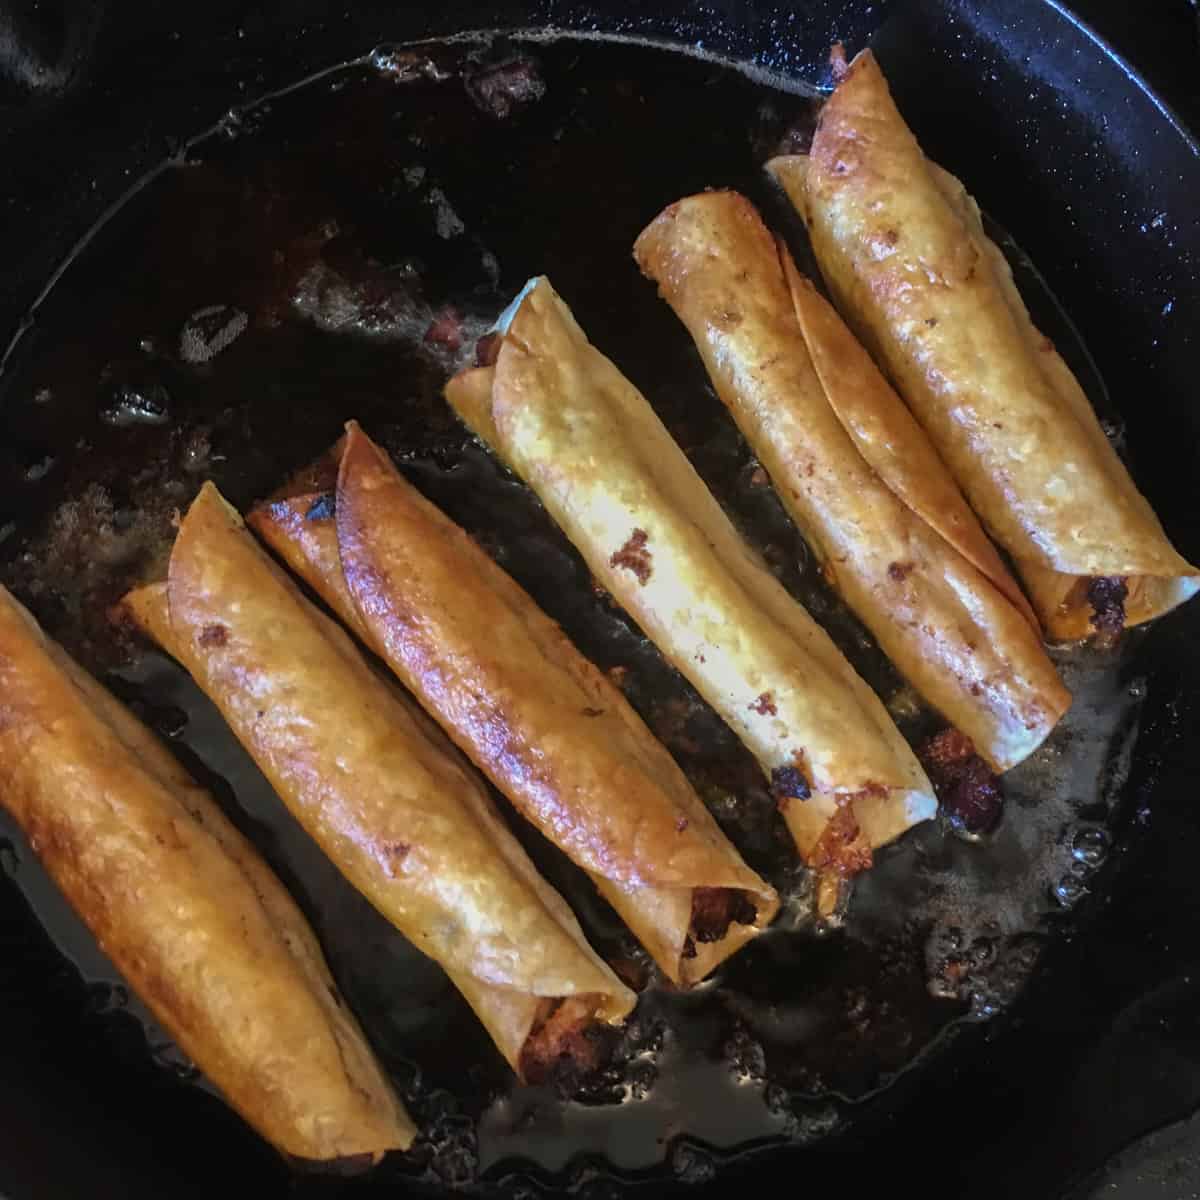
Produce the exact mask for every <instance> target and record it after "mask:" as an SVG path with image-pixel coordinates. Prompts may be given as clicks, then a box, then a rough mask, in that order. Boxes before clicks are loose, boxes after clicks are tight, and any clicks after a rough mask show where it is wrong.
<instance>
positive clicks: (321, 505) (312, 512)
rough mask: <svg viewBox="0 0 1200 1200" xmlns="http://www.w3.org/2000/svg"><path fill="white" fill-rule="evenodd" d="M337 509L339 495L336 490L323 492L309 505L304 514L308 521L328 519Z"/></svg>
mask: <svg viewBox="0 0 1200 1200" xmlns="http://www.w3.org/2000/svg"><path fill="white" fill-rule="evenodd" d="M336 511H337V495H336V493H334V492H322V493H321V495H319V496H318V497H317V498H316V499H315V500H314V501H313V502H312V503H311V504H310V505H309V506H308V509H307V511H306V512H305V514H304V519H305V520H306V521H328V520H329V519H330V518H331V517H332V516H333V515H334V513H335V512H336Z"/></svg>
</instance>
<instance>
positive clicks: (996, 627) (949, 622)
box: [634, 192, 1070, 771]
mask: <svg viewBox="0 0 1200 1200" xmlns="http://www.w3.org/2000/svg"><path fill="white" fill-rule="evenodd" d="M634 256H635V258H636V259H637V261H638V263H639V265H640V266H641V268H642V270H643V271H644V272H645V273H646V275H648V276H649V277H650V278H651V279H653V280H654V281H655V282H656V283H657V284H658V288H659V293H660V294H661V295H662V296H663V298H664V299H665V300H666V301H667V303H668V304H670V305H671V307H672V308H673V309H674V310H675V313H676V314H677V315H678V316H679V318H680V320H682V321H683V323H684V325H686V326H687V329H688V332H689V333H691V335H692V337H693V339H694V340H695V343H696V346H697V348H698V349H699V351H700V354H701V357H702V358H703V360H704V364H705V366H706V367H707V369H708V373H709V376H710V377H711V379H712V381H713V385H714V386H715V388H716V390H717V394H718V395H719V396H720V397H721V399H722V401H723V402H724V403H725V405H726V407H728V409H729V410H730V412H731V413H732V414H733V417H734V419H735V420H736V421H737V424H738V428H739V429H740V430H741V431H742V434H743V436H744V437H745V438H746V440H747V442H749V444H750V447H751V449H752V450H753V451H754V452H755V454H757V456H758V458H759V460H760V461H761V462H762V464H763V466H764V467H765V468H766V470H767V473H768V474H769V475H770V477H771V480H772V482H773V483H774V485H775V488H776V490H777V492H778V493H779V496H780V498H781V499H782V501H783V503H784V506H785V507H786V508H787V510H788V511H789V513H791V515H792V518H793V519H794V520H795V521H796V524H797V525H798V526H799V527H800V529H801V531H802V532H803V533H804V535H805V537H806V539H807V540H808V542H809V545H810V546H811V547H812V549H813V551H814V553H815V554H816V556H817V558H818V559H819V561H820V562H821V565H822V570H823V572H824V574H825V576H826V578H827V579H828V580H829V582H830V583H831V584H832V585H833V586H834V587H835V588H836V589H837V590H838V591H839V592H840V593H841V595H842V596H843V597H844V598H845V600H846V602H847V603H848V604H849V606H850V607H851V609H853V611H854V612H855V613H857V615H858V616H859V618H860V619H861V620H862V621H863V623H864V624H865V625H866V626H867V627H868V628H869V629H870V630H871V632H872V633H873V634H874V635H875V637H876V638H877V639H878V641H879V644H880V646H881V647H882V648H883V650H884V652H885V653H886V654H887V655H888V657H889V658H890V659H891V660H892V661H893V662H894V663H895V664H896V666H897V667H898V668H899V669H900V671H901V672H902V673H903V674H904V675H905V676H906V677H907V678H908V679H909V680H910V681H911V682H912V684H913V686H914V687H915V688H916V689H917V691H918V692H920V693H921V695H922V696H924V698H925V699H926V700H927V701H929V703H930V704H932V705H933V706H934V707H935V708H936V709H938V710H939V711H940V712H941V713H942V715H943V716H945V717H946V719H947V720H948V721H949V722H950V723H951V724H952V725H953V726H955V727H956V728H957V729H959V730H960V731H961V732H962V733H964V734H966V735H967V737H969V738H970V739H971V742H972V743H973V744H974V747H975V750H976V751H977V752H978V753H979V754H980V755H981V756H982V757H983V758H984V759H985V760H986V761H987V763H988V764H989V765H990V766H991V767H992V768H994V769H995V770H997V771H1004V770H1007V769H1008V768H1009V767H1011V766H1014V765H1015V764H1016V763H1018V762H1020V761H1021V760H1022V759H1023V758H1025V757H1026V756H1028V755H1029V754H1031V753H1032V752H1033V750H1035V749H1036V748H1037V746H1038V745H1040V744H1041V742H1042V740H1043V739H1044V738H1045V737H1046V735H1047V734H1048V733H1049V732H1050V730H1051V729H1053V727H1054V725H1055V724H1056V722H1057V721H1058V719H1059V718H1060V717H1061V716H1062V714H1063V713H1064V712H1065V711H1066V709H1067V707H1068V705H1069V704H1070V695H1069V693H1068V692H1067V690H1066V689H1065V688H1064V687H1063V685H1062V682H1061V681H1060V680H1059V678H1058V674H1057V672H1056V671H1055V670H1054V667H1053V665H1052V664H1051V662H1050V660H1049V658H1048V657H1047V655H1046V652H1045V649H1044V648H1043V646H1042V642H1041V638H1040V636H1039V634H1038V631H1037V623H1036V620H1035V619H1034V617H1033V613H1032V612H1031V611H1030V609H1029V606H1028V604H1027V602H1026V601H1025V598H1024V596H1022V595H1021V591H1020V589H1019V588H1018V587H1017V585H1016V583H1015V582H1014V580H1013V579H1012V577H1011V576H1010V575H1009V573H1008V572H1007V570H1005V568H1004V565H1003V564H1002V563H1001V561H1000V557H999V555H998V554H997V553H996V551H995V549H994V547H993V546H992V544H991V542H989V541H988V539H987V537H986V536H985V535H984V533H983V530H982V529H981V528H980V527H979V522H978V521H977V520H976V518H975V515H974V513H972V512H971V510H970V508H968V507H967V503H966V501H965V500H964V499H963V497H962V494H961V493H960V492H959V490H958V487H957V486H956V485H955V483H954V481H953V480H952V479H951V478H950V476H949V474H948V472H947V471H946V468H945V466H944V464H943V463H942V461H941V460H940V459H939V458H938V456H937V453H936V452H935V451H934V449H933V447H932V446H931V445H930V443H929V440H928V438H927V437H926V436H925V434H924V432H923V431H922V430H921V428H920V426H919V425H917V423H916V422H915V421H914V420H913V417H912V415H911V414H910V413H909V412H908V410H907V409H906V408H905V407H904V404H903V402H902V401H901V400H900V398H899V397H898V396H897V395H896V393H895V392H893V391H892V389H891V387H889V385H888V384H887V382H886V380H885V379H884V378H883V376H882V375H881V374H880V373H879V371H878V370H877V369H876V367H875V365H874V364H873V363H872V362H871V359H870V356H869V355H868V354H867V352H866V351H865V350H864V349H863V348H862V347H861V346H860V345H859V343H858V341H857V340H856V339H855V337H854V335H853V334H852V333H851V332H850V331H849V330H848V329H847V328H846V326H845V325H844V324H843V323H842V321H841V320H840V318H839V317H838V316H837V314H836V313H835V312H834V311H833V309H832V308H831V307H830V306H829V304H827V303H826V302H825V300H823V299H822V298H821V296H820V295H818V293H817V291H816V289H815V288H813V286H812V284H811V283H809V282H808V281H807V280H806V279H803V278H802V277H801V275H800V274H799V272H798V271H797V270H796V267H795V265H794V263H793V262H792V258H791V255H790V254H789V253H788V251H787V248H786V247H785V246H784V245H783V244H782V243H777V242H776V241H775V239H773V238H772V236H771V234H770V233H769V232H768V231H767V228H766V226H765V225H764V224H763V223H762V220H761V219H760V218H759V215H758V213H757V212H756V211H755V210H754V207H753V205H751V204H750V202H749V201H748V200H746V199H745V198H744V197H743V196H740V195H738V194H737V193H735V192H704V193H702V194H700V195H697V196H691V197H688V198H687V199H685V200H681V201H679V202H678V203H676V204H672V205H671V206H670V207H669V208H667V209H666V210H665V211H664V212H663V213H662V214H660V215H659V216H658V217H657V218H656V219H655V220H654V221H653V222H652V223H651V224H650V225H649V226H648V227H647V228H646V230H645V231H644V232H643V233H642V235H641V237H639V238H638V240H637V244H636V246H635V249H634Z"/></svg>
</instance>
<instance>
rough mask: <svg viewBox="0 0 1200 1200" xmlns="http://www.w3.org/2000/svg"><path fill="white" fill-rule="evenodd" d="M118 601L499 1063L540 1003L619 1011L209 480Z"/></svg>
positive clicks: (528, 886) (452, 776) (420, 734)
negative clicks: (147, 580) (158, 576)
mask: <svg viewBox="0 0 1200 1200" xmlns="http://www.w3.org/2000/svg"><path fill="white" fill-rule="evenodd" d="M164 600H165V605H164V603H163V602H164ZM126 603H127V607H128V608H129V610H130V611H131V613H132V615H133V616H134V618H135V620H136V621H138V622H139V623H140V624H141V625H142V626H143V627H144V628H145V629H146V630H147V632H149V633H150V634H151V635H152V636H155V635H157V640H159V641H160V644H162V645H163V646H164V649H167V650H168V652H170V653H172V654H173V655H174V656H175V657H176V658H178V659H179V660H180V661H181V663H182V664H183V665H184V666H185V667H186V668H187V669H188V670H189V672H191V673H192V674H193V676H194V677H195V678H196V680H197V682H198V683H199V684H200V685H201V687H202V688H203V689H204V690H206V691H207V692H208V693H209V695H210V697H211V698H212V699H213V700H214V701H215V702H216V703H217V705H218V707H219V708H220V709H221V711H222V713H223V715H224V716H225V718H226V720H227V721H229V722H230V724H231V726H232V727H233V729H234V732H235V733H236V734H237V735H238V737H239V739H240V740H242V742H243V744H245V745H246V747H247V749H248V750H249V751H250V752H251V754H252V756H253V757H255V759H256V760H257V761H258V763H259V766H260V768H261V769H263V771H264V773H265V774H266V775H267V777H268V778H269V779H270V780H271V782H272V784H273V785H274V786H275V789H276V791H277V792H278V793H279V794H280V796H281V798H282V799H283V800H284V801H285V802H286V803H287V805H288V807H289V808H290V809H291V810H292V812H293V814H294V815H295V816H296V817H297V818H298V819H299V820H300V821H301V823H302V824H303V825H304V826H305V828H306V829H307V830H308V832H309V833H310V834H312V835H313V836H314V837H315V838H316V840H317V841H318V843H319V844H321V845H322V848H323V849H324V850H325V851H326V853H328V854H330V855H331V857H332V858H333V860H334V861H335V863H336V865H338V866H339V868H340V869H341V870H342V871H343V873H344V874H346V875H347V877H348V878H349V879H350V881H351V883H353V884H354V885H355V886H356V887H358V889H359V890H360V891H362V892H363V893H364V894H365V895H366V896H367V898H368V899H370V900H371V901H372V902H373V903H374V904H375V905H376V907H378V908H379V909H380V911H381V912H382V913H383V915H384V916H386V917H387V918H388V919H389V920H391V921H392V922H393V924H397V925H398V926H399V927H400V928H401V929H402V931H404V932H405V933H406V934H408V935H409V937H410V939H411V940H412V941H413V942H414V944H415V945H417V946H418V948H420V949H421V950H423V951H424V952H425V953H427V954H430V955H431V956H432V957H434V958H435V959H437V960H438V961H439V962H441V963H442V965H443V966H444V967H445V968H446V969H447V971H448V973H450V975H451V977H452V978H454V979H455V981H456V982H457V983H458V984H459V986H460V988H461V989H462V990H463V991H464V994H465V995H466V996H467V999H468V1001H469V1002H470V1003H471V1005H472V1007H473V1008H474V1009H475V1010H476V1012H477V1013H479V1014H480V1016H481V1019H483V1021H484V1024H485V1025H487V1026H488V1028H489V1032H491V1033H492V1035H493V1038H494V1039H495V1040H496V1041H497V1044H498V1045H499V1047H500V1049H501V1050H502V1052H503V1053H504V1054H505V1057H506V1058H507V1059H508V1060H509V1062H510V1063H512V1065H513V1066H514V1068H518V1067H519V1062H520V1056H521V1049H522V1046H523V1045H524V1042H525V1040H526V1038H527V1037H528V1035H529V1032H530V1029H531V1028H532V1024H533V1020H534V1016H535V1013H536V1011H537V1008H538V1004H539V1002H540V999H541V998H542V997H543V996H549V997H554V996H560V995H561V996H567V995H572V994H574V995H584V994H587V995H595V996H596V997H597V1002H598V1005H599V1009H598V1012H597V1016H598V1018H599V1019H601V1020H606V1021H618V1020H620V1019H622V1018H623V1017H624V1016H625V1015H626V1014H627V1013H628V1012H629V1011H630V1009H631V1008H632V1006H633V1002H634V997H633V995H632V993H630V992H629V990H628V989H627V988H625V987H624V985H622V984H621V983H620V982H619V981H618V980H617V979H616V977H615V976H614V975H613V974H612V972H611V970H610V969H609V968H608V967H607V966H606V965H605V964H604V963H603V962H602V961H601V960H600V959H599V958H598V957H596V955H595V954H594V952H593V951H592V950H591V948H590V947H589V946H588V945H587V942H586V939H585V938H584V937H583V933H582V930H580V929H579V927H578V923H577V922H576V921H575V918H574V916H573V914H571V912H570V910H569V908H567V906H566V904H565V903H564V902H563V900H562V898H561V897H560V896H559V895H558V894H557V893H556V892H554V891H553V889H552V888H550V887H549V885H548V884H546V883H545V881H544V880H542V879H541V877H540V876H539V875H538V874H537V872H536V870H535V869H534V867H533V865H532V863H531V862H530V861H529V859H528V857H527V856H526V855H525V853H524V851H522V850H521V848H520V846H519V845H518V844H517V842H516V841H515V839H513V838H512V835H511V834H509V833H508V831H507V830H506V829H505V828H504V826H503V824H502V823H501V821H500V819H499V816H498V814H496V813H495V812H494V810H493V809H492V807H491V804H490V801H489V800H488V798H487V795H486V793H485V792H484V790H483V788H482V786H481V784H480V783H479V781H478V780H477V778H476V777H475V776H474V775H473V773H471V771H470V768H469V767H468V766H467V765H466V764H465V763H462V762H461V761H460V760H458V756H457V753H456V752H455V751H453V749H452V748H451V747H450V746H449V744H448V743H447V742H445V739H444V738H443V737H442V735H441V733H440V731H438V730H436V728H435V727H433V726H432V725H431V723H430V722H429V721H428V718H426V717H425V715H424V714H423V713H421V712H420V711H419V710H417V709H415V708H414V707H413V706H411V704H410V702H408V701H406V700H405V699H404V698H403V697H402V696H401V695H400V694H399V692H398V690H397V689H395V688H394V687H393V686H392V685H391V684H389V683H388V682H387V681H385V680H384V678H383V677H382V676H381V675H379V674H377V673H376V672H375V671H374V670H373V669H371V668H370V667H369V666H368V665H367V663H366V661H365V660H364V659H363V658H362V656H361V655H360V653H359V652H358V650H357V649H356V648H355V647H354V645H353V643H352V642H351V641H350V640H349V638H348V637H347V635H346V634H345V633H344V632H343V631H342V630H341V629H340V628H339V627H338V626H337V625H335V624H334V623H333V622H332V621H330V620H329V618H327V617H325V616H324V615H323V614H321V613H320V612H318V611H317V609H316V608H314V607H313V606H312V605H311V604H310V603H309V602H308V601H307V600H305V599H304V598H303V597H302V596H301V595H300V593H299V591H298V590H297V589H296V586H295V584H294V583H292V582H291V581H290V580H289V579H288V578H287V576H286V575H285V574H283V572H282V571H281V570H280V569H279V568H278V567H277V566H275V564H273V563H272V562H271V561H270V560H269V558H268V557H267V556H266V555H265V553H264V552H263V551H262V550H261V549H260V548H259V547H258V546H257V544H256V543H255V542H254V540H253V539H252V538H251V537H250V535H249V533H248V532H247V531H246V530H245V529H244V527H243V526H242V522H241V519H240V517H238V515H237V514H236V512H234V510H232V509H231V508H229V506H228V505H227V504H226V503H225V502H224V500H223V499H221V497H220V496H219V493H217V492H216V490H215V488H212V486H211V485H206V486H205V488H204V489H202V490H201V493H200V496H199V497H198V498H197V500H196V501H195V503H194V504H193V505H192V507H191V509H190V510H189V512H188V514H187V516H186V517H185V518H184V520H183V522H182V524H181V527H180V530H179V535H178V537H177V538H176V543H175V548H174V550H173V552H172V555H171V560H170V563H169V567H168V579H167V584H166V588H165V590H164V589H163V588H162V586H161V585H159V588H158V589H157V590H151V589H141V590H139V591H137V592H135V593H132V594H131V595H130V596H129V597H127V601H126ZM156 605H157V610H158V611H157V613H156V612H155V611H154V609H155V606H156ZM218 630H224V632H217V631H218ZM332 697H336V699H332ZM256 705H257V706H261V707H259V708H258V709H257V714H258V715H257V718H256V716H255V711H256V707H255V706H256ZM331 705H333V706H334V707H333V708H331V707H330V706H331ZM335 712H336V715H337V716H336V720H335V719H334V716H335ZM326 718H328V721H326ZM260 723H264V724H260ZM326 726H328V727H326ZM328 738H333V739H334V742H333V743H328V742H327V741H326V739H328ZM335 744H336V753H335V752H334V749H333V746H334V745H335ZM330 754H334V758H329V755H330ZM335 760H336V762H337V763H338V764H342V765H340V766H337V767H336V768H335V767H334V766H333V763H334V761H335ZM351 767H352V769H351ZM368 801H369V802H368ZM464 872H465V874H464ZM493 893H494V894H493ZM488 896H491V897H492V898H491V899H490V900H489V899H487V897H488ZM460 900H461V901H462V902H463V903H465V904H466V905H467V907H466V908H463V909H461V910H460V909H459V908H458V907H456V906H457V905H459V903H460ZM480 905H483V907H480ZM518 1001H519V1003H517V1002H518Z"/></svg>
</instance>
